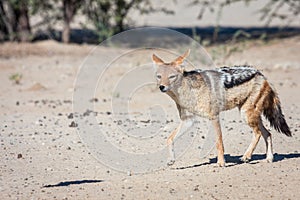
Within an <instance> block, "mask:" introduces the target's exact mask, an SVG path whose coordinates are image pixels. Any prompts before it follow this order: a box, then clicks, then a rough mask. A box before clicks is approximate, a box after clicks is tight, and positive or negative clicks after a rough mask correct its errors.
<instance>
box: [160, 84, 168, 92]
mask: <svg viewBox="0 0 300 200" xmlns="http://www.w3.org/2000/svg"><path fill="white" fill-rule="evenodd" d="M159 89H160V91H161V92H166V91H167V90H168V88H167V87H166V86H164V85H160V86H159Z"/></svg>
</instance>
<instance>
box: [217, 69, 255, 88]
mask: <svg viewBox="0 0 300 200" xmlns="http://www.w3.org/2000/svg"><path fill="white" fill-rule="evenodd" d="M217 71H218V72H220V73H221V79H222V81H223V83H224V86H225V87H226V88H232V87H234V86H238V85H240V84H242V83H245V82H247V81H249V80H251V79H252V78H253V77H255V76H256V75H257V74H261V73H260V71H258V70H257V69H255V68H253V67H251V66H247V65H245V66H233V67H221V68H219V69H217Z"/></svg>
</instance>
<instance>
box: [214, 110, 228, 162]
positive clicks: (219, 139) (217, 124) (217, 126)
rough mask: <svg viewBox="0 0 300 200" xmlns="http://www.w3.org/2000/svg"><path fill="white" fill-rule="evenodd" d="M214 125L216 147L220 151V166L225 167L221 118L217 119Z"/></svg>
mask: <svg viewBox="0 0 300 200" xmlns="http://www.w3.org/2000/svg"><path fill="white" fill-rule="evenodd" d="M212 125H213V128H214V131H215V133H216V137H217V138H216V139H217V141H216V147H217V151H218V161H217V162H218V165H219V166H220V167H224V166H225V159H224V145H223V139H222V130H221V125H220V121H219V116H218V117H217V118H216V119H213V120H212Z"/></svg>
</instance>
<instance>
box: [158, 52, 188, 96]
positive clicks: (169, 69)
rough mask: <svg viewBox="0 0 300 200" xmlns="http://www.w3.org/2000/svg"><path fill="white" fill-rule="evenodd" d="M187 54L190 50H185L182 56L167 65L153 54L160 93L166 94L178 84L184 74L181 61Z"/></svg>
mask: <svg viewBox="0 0 300 200" xmlns="http://www.w3.org/2000/svg"><path fill="white" fill-rule="evenodd" d="M189 54H190V50H187V51H186V52H185V53H184V54H183V55H181V56H179V57H178V58H176V59H175V60H174V61H172V62H169V63H167V62H165V61H163V60H162V59H161V58H159V57H158V56H156V55H155V54H153V55H152V60H153V62H154V65H155V68H156V79H157V84H158V87H159V89H160V91H162V92H167V91H169V90H171V89H172V88H173V87H175V86H176V85H178V84H180V81H181V79H182V76H183V72H184V65H183V61H184V60H185V58H186V57H188V55H189Z"/></svg>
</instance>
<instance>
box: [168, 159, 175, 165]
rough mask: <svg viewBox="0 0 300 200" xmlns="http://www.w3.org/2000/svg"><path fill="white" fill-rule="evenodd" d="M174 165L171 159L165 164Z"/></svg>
mask: <svg viewBox="0 0 300 200" xmlns="http://www.w3.org/2000/svg"><path fill="white" fill-rule="evenodd" d="M174 163H175V160H173V159H172V160H169V161H168V162H167V165H168V166H172V165H173V164H174Z"/></svg>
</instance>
